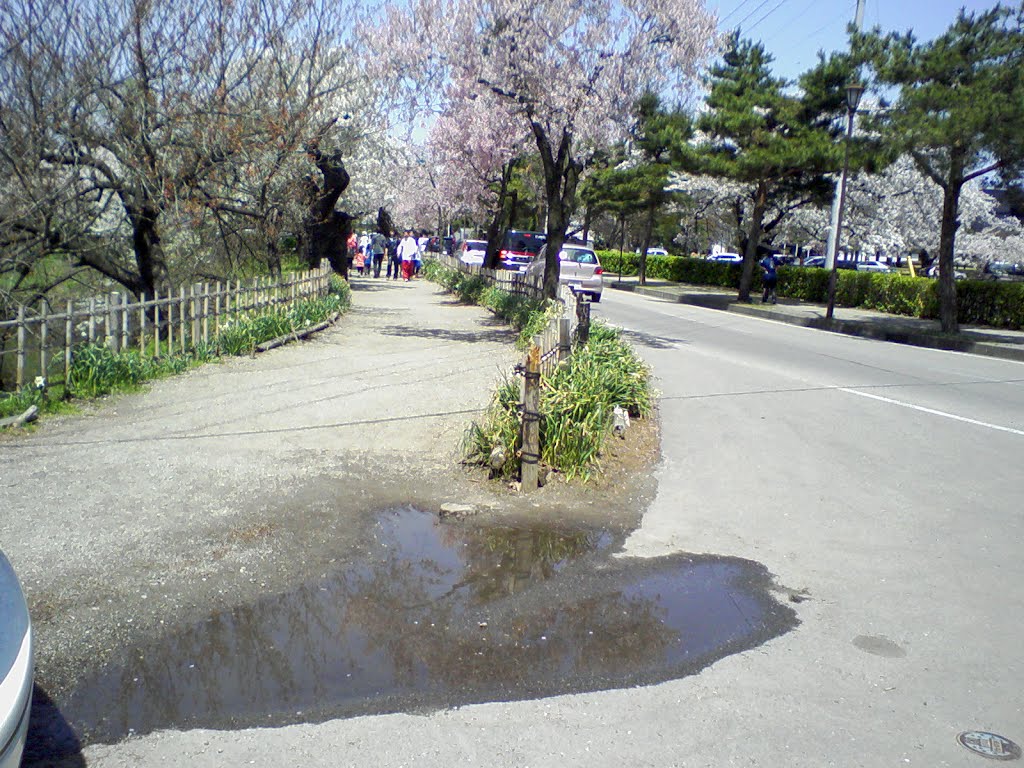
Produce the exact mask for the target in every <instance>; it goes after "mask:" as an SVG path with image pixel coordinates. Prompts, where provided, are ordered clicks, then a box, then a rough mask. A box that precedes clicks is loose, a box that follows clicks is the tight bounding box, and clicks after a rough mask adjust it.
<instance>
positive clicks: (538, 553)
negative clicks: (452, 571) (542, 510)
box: [466, 528, 607, 602]
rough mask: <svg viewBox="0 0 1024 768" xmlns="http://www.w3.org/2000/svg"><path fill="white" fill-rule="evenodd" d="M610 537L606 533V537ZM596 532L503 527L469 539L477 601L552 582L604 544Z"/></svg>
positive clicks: (470, 568)
mask: <svg viewBox="0 0 1024 768" xmlns="http://www.w3.org/2000/svg"><path fill="white" fill-rule="evenodd" d="M604 537H607V534H604ZM602 538H603V537H602V535H601V534H599V533H597V532H593V531H589V532H588V531H562V530H557V529H553V528H533V529H531V528H503V529H497V530H488V531H483V532H481V534H480V535H478V536H474V537H472V538H470V539H469V542H468V545H469V546H468V552H467V561H468V562H467V564H466V571H467V578H466V580H467V582H470V583H471V584H472V585H473V591H474V593H475V596H476V599H477V600H479V601H480V602H489V601H490V600H493V599H495V598H497V597H503V596H505V595H514V594H516V593H517V592H520V591H521V590H522V589H524V588H526V587H528V586H529V585H530V584H532V583H536V582H539V581H545V580H547V579H550V578H551V577H552V576H554V575H555V573H557V572H558V571H559V570H560V569H561V567H562V566H564V565H565V564H566V563H568V562H570V561H572V560H576V559H577V558H579V557H581V556H583V555H585V554H587V553H590V552H593V551H594V550H596V549H597V548H598V546H599V545H600V544H601V542H602Z"/></svg>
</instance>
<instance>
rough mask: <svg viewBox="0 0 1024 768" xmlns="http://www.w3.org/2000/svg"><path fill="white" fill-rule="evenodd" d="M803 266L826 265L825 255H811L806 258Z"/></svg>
mask: <svg viewBox="0 0 1024 768" xmlns="http://www.w3.org/2000/svg"><path fill="white" fill-rule="evenodd" d="M803 266H805V267H824V266H825V257H824V256H811V258H809V259H804V263H803Z"/></svg>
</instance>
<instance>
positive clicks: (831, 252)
mask: <svg viewBox="0 0 1024 768" xmlns="http://www.w3.org/2000/svg"><path fill="white" fill-rule="evenodd" d="M853 24H854V26H855V27H857V31H858V32H863V31H864V0H857V10H856V12H855V13H854V15H853ZM845 186H846V168H845V167H844V168H843V171H842V175H841V176H840V179H839V183H838V184H836V188H835V192H834V193H833V194H832V220H831V223H830V224H829V228H828V244H827V245H826V246H825V269H832V265H833V264H834V263H835V261H836V251H837V250H838V248H839V205H840V203H839V190H840V189H841V188H843V187H845Z"/></svg>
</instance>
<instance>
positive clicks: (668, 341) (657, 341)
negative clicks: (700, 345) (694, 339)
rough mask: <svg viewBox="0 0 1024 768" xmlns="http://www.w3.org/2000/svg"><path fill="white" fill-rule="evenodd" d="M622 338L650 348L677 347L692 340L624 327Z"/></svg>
mask: <svg viewBox="0 0 1024 768" xmlns="http://www.w3.org/2000/svg"><path fill="white" fill-rule="evenodd" d="M620 333H621V334H622V338H624V339H626V340H627V341H629V342H631V343H633V344H639V345H641V346H644V347H649V348H650V349H675V348H676V347H678V346H679V345H680V344H689V343H690V342H689V341H687V340H686V339H676V338H673V337H671V336H656V335H654V334H652V333H645V332H643V331H629V330H626V329H623V330H622V331H621V332H620Z"/></svg>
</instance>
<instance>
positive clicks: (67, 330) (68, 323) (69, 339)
mask: <svg viewBox="0 0 1024 768" xmlns="http://www.w3.org/2000/svg"><path fill="white" fill-rule="evenodd" d="M74 333H75V303H74V302H73V301H69V302H68V304H67V314H66V315H64V386H65V387H66V386H68V385H69V384H70V383H71V345H72V344H73V343H74V338H75V337H74Z"/></svg>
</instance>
